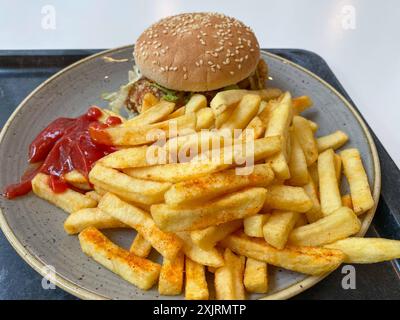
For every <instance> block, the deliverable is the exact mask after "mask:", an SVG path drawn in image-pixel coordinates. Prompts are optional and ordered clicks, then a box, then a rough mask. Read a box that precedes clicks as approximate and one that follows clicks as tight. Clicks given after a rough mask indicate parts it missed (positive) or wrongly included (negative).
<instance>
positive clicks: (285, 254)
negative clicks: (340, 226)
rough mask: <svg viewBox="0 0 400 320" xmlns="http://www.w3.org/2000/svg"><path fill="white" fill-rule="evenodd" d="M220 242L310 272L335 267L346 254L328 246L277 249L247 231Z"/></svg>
mask: <svg viewBox="0 0 400 320" xmlns="http://www.w3.org/2000/svg"><path fill="white" fill-rule="evenodd" d="M220 244H221V245H222V246H223V247H225V248H230V249H231V250H232V251H233V252H235V253H237V254H240V255H244V256H246V257H248V258H253V259H256V260H259V261H264V262H266V263H268V264H271V265H274V266H277V267H281V268H284V269H287V270H292V271H296V272H300V273H304V274H309V275H322V274H324V273H326V272H329V271H332V270H335V269H336V268H337V267H338V266H339V265H340V264H341V263H342V262H343V260H344V258H345V257H344V254H343V253H342V252H341V251H339V250H335V249H327V248H318V247H294V246H286V247H285V248H284V249H282V250H278V249H276V248H274V247H272V246H271V245H269V244H268V243H266V242H265V240H264V239H259V238H249V237H248V236H246V235H244V234H231V235H229V236H228V237H226V238H225V239H224V240H222V241H221V242H220Z"/></svg>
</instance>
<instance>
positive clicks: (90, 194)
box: [85, 191, 102, 202]
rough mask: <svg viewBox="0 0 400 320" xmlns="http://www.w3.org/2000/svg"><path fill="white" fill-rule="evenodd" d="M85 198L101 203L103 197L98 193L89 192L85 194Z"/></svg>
mask: <svg viewBox="0 0 400 320" xmlns="http://www.w3.org/2000/svg"><path fill="white" fill-rule="evenodd" d="M85 196H87V197H89V198H92V199H93V200H94V201H96V202H99V201H100V199H101V197H102V195H101V194H100V193H98V192H96V191H88V192H86V193H85Z"/></svg>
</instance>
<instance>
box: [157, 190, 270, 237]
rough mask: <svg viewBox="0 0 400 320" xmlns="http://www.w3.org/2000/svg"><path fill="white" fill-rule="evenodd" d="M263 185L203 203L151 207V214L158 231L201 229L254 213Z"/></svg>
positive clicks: (264, 191) (262, 193)
mask: <svg viewBox="0 0 400 320" xmlns="http://www.w3.org/2000/svg"><path fill="white" fill-rule="evenodd" d="M266 193H267V192H266V190H265V189H264V188H249V189H245V190H242V191H238V192H235V193H232V194H229V195H226V196H224V197H222V198H219V199H216V200H212V201H209V202H207V203H204V204H198V205H195V206H194V205H191V206H169V205H167V204H156V205H153V206H151V215H152V216H153V219H154V221H155V223H156V224H157V225H158V226H159V228H160V229H161V230H164V231H168V232H177V231H193V230H200V229H204V228H207V227H210V226H213V225H218V224H221V223H225V222H228V221H232V220H237V219H242V218H245V217H249V216H252V215H255V214H256V213H257V212H258V211H259V210H260V209H261V208H262V205H263V203H264V201H265V197H266Z"/></svg>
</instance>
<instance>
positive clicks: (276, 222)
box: [262, 211, 299, 249]
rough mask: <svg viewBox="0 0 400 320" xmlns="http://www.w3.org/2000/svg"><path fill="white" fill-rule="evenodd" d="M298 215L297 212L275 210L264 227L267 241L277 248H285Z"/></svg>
mask: <svg viewBox="0 0 400 320" xmlns="http://www.w3.org/2000/svg"><path fill="white" fill-rule="evenodd" d="M298 215H299V214H298V213H297V212H279V211H274V212H273V213H272V214H271V215H270V217H269V219H268V220H267V222H266V223H265V224H264V226H263V229H262V231H263V235H264V239H265V241H266V242H267V243H268V244H270V245H271V246H273V247H275V248H277V249H283V248H284V247H285V246H286V242H287V240H288V238H289V234H290V232H291V231H292V230H293V228H294V225H295V224H296V221H297V219H298Z"/></svg>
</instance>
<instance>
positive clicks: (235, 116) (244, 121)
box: [221, 94, 261, 131]
mask: <svg viewBox="0 0 400 320" xmlns="http://www.w3.org/2000/svg"><path fill="white" fill-rule="evenodd" d="M260 102H261V98H260V96H258V95H255V94H247V95H245V96H244V97H243V98H242V100H240V102H239V105H238V106H237V107H236V108H235V110H234V111H233V113H232V114H231V116H230V117H229V118H228V120H227V121H226V122H225V123H224V124H222V126H221V129H229V130H232V131H233V130H234V129H243V128H245V127H246V126H247V125H248V124H249V122H250V121H251V119H253V118H254V117H255V116H256V115H257V113H258V108H259V107H260Z"/></svg>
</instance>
